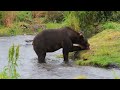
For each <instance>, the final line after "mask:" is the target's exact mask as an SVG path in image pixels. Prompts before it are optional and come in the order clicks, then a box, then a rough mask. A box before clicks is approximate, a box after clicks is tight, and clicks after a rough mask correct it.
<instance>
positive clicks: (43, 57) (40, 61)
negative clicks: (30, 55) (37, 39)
mask: <svg viewBox="0 0 120 90" xmlns="http://www.w3.org/2000/svg"><path fill="white" fill-rule="evenodd" d="M45 56H46V53H45V52H44V53H39V55H38V62H39V63H46V61H45Z"/></svg>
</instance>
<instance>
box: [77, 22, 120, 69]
mask: <svg viewBox="0 0 120 90" xmlns="http://www.w3.org/2000/svg"><path fill="white" fill-rule="evenodd" d="M110 25H111V26H110ZM112 25H113V26H112ZM109 26H110V27H109ZM104 27H106V30H104V31H102V32H101V33H98V34H97V35H95V36H93V37H92V38H90V39H89V43H90V48H91V50H88V51H81V53H80V59H79V60H77V61H76V63H77V64H79V65H92V66H96V65H97V66H100V67H107V66H108V65H110V64H117V65H118V66H120V29H119V28H120V24H118V23H114V24H113V23H108V24H104ZM111 27H114V28H113V29H111ZM107 28H109V29H107ZM86 59H87V60H86Z"/></svg>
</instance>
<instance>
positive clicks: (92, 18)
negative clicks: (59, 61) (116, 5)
mask: <svg viewBox="0 0 120 90" xmlns="http://www.w3.org/2000/svg"><path fill="white" fill-rule="evenodd" d="M64 26H69V27H71V28H73V29H74V30H76V31H77V32H79V31H83V32H84V35H85V36H86V37H87V38H89V43H90V47H91V50H89V51H81V52H80V57H79V58H80V59H79V60H78V61H76V63H77V64H79V65H93V66H102V67H107V66H109V65H110V64H117V65H118V66H120V57H119V54H120V37H119V36H120V11H0V36H6V35H22V34H36V33H38V32H41V31H42V30H43V29H52V28H61V27H64ZM71 55H72V53H71ZM71 55H70V56H71ZM57 57H62V56H57ZM5 70H6V69H5Z"/></svg>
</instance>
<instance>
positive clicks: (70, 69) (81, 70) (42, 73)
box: [0, 35, 120, 79]
mask: <svg viewBox="0 0 120 90" xmlns="http://www.w3.org/2000/svg"><path fill="white" fill-rule="evenodd" d="M33 38H34V36H32V35H18V36H11V37H0V71H2V69H3V68H4V66H6V65H7V62H8V50H9V48H10V46H12V45H13V43H14V44H15V45H18V44H19V45H20V57H19V60H18V67H17V70H18V72H19V74H20V76H21V77H20V78H21V79H74V78H75V77H77V76H81V75H82V76H85V77H86V78H88V79H114V78H115V75H114V72H115V74H116V75H117V76H119V77H120V70H118V69H103V68H97V67H91V66H77V65H74V63H73V61H72V60H70V63H71V64H72V66H65V65H62V64H61V63H62V62H63V58H57V57H56V55H59V54H62V49H60V50H58V51H55V52H53V53H47V55H46V61H47V63H46V64H39V63H38V60H37V55H36V54H35V52H34V50H33V47H32V45H31V43H27V42H25V40H30V39H33Z"/></svg>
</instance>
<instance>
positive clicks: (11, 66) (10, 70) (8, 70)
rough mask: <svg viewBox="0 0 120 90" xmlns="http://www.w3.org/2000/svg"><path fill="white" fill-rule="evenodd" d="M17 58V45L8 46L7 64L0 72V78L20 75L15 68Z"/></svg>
mask: <svg viewBox="0 0 120 90" xmlns="http://www.w3.org/2000/svg"><path fill="white" fill-rule="evenodd" d="M18 58H19V46H14V45H13V46H11V47H10V48H9V54H8V65H7V66H6V67H4V70H3V71H2V72H1V73H0V78H1V79H17V78H18V77H19V76H20V75H19V74H18V72H17V70H16V67H17V66H18V65H17V61H18Z"/></svg>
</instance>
